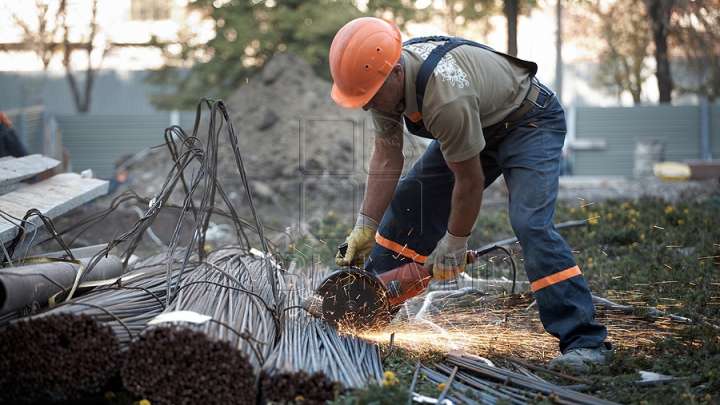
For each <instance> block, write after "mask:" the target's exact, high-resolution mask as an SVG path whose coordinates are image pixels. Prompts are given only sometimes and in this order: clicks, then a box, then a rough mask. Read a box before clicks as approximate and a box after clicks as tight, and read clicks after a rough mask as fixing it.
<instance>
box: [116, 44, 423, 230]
mask: <svg viewBox="0 0 720 405" xmlns="http://www.w3.org/2000/svg"><path fill="white" fill-rule="evenodd" d="M331 87H332V84H331V83H330V82H327V81H325V80H323V79H321V78H319V77H318V76H317V75H316V74H315V72H314V71H313V70H312V68H311V67H310V66H309V65H308V64H307V63H306V62H305V61H304V60H303V59H302V58H300V57H299V56H297V55H295V54H293V53H290V52H285V53H282V54H279V55H277V56H275V57H274V58H273V59H271V60H270V61H269V62H268V63H267V64H266V66H265V67H264V68H263V69H262V70H261V71H260V72H259V73H258V74H257V75H256V76H254V77H251V78H249V80H248V82H247V83H246V84H244V85H242V86H241V87H240V88H239V89H238V90H237V91H236V92H234V93H233V94H232V95H231V96H230V97H228V98H227V99H226V100H224V104H225V106H226V108H227V111H228V113H229V115H230V122H231V123H232V125H233V127H234V132H235V134H236V136H237V140H238V148H239V151H240V154H241V157H242V161H243V166H244V169H245V171H246V173H247V178H248V183H249V184H250V190H251V192H252V196H253V200H254V202H255V206H256V209H257V211H258V213H259V215H260V216H261V218H263V220H264V222H265V223H266V224H267V225H270V226H276V227H279V228H280V229H285V228H287V227H295V226H297V225H298V224H302V223H308V222H311V221H313V220H317V219H319V218H322V217H324V216H325V215H327V214H328V212H330V211H332V212H334V213H336V214H337V215H338V216H339V219H340V220H342V221H347V222H351V221H354V218H355V216H356V215H357V212H358V211H359V209H360V203H361V201H362V196H363V191H364V182H365V179H366V167H367V161H368V158H369V156H370V154H371V149H372V144H373V135H374V133H373V130H372V122H371V120H370V118H369V114H368V113H366V112H364V111H362V110H361V109H357V110H348V109H345V108H342V107H340V106H339V105H337V104H336V103H335V102H334V101H333V100H332V99H331V97H330V91H331ZM222 121H223V120H222V119H221V117H220V115H217V116H216V122H215V124H216V129H217V127H218V125H219V124H220V123H221V122H222ZM209 125H210V114H208V109H207V108H206V107H204V115H203V118H202V121H201V123H200V126H199V131H198V137H199V138H200V139H201V141H202V142H203V144H205V142H206V140H207V136H208V128H209ZM183 130H184V131H185V132H186V133H187V134H188V135H190V134H191V133H192V130H193V129H192V128H183ZM218 144H219V152H218V172H217V178H218V180H219V182H220V184H221V185H222V187H223V188H224V190H225V191H226V193H227V194H228V196H229V197H230V200H231V202H232V204H233V207H235V208H236V209H237V210H238V212H240V214H241V215H242V216H245V217H248V216H249V215H250V212H249V210H248V209H247V208H248V207H247V205H248V204H247V202H248V201H247V197H246V191H245V188H244V186H243V183H242V179H241V176H240V172H239V170H238V166H237V163H236V158H235V154H234V152H233V148H232V144H231V143H230V139H229V137H228V131H227V126H226V125H224V123H223V126H222V129H220V131H219V137H218ZM423 149H424V148H423V146H422V145H420V144H418V142H417V141H416V140H414V139H412V138H411V137H406V142H405V155H406V157H407V159H406V163H407V164H406V168H409V166H410V164H411V163H412V162H414V160H415V159H416V158H417V157H418V156H419V155H420V154H421V153H422V150H423ZM171 168H172V159H171V157H170V154H169V152H168V150H167V148H160V149H157V150H154V151H152V152H150V153H148V154H147V155H146V156H144V157H143V158H141V159H139V160H138V161H136V162H135V163H133V164H132V165H130V166H129V167H128V170H127V171H128V173H129V174H130V176H129V178H130V179H131V181H129V182H128V183H126V184H123V186H122V187H121V188H120V189H119V190H118V191H116V192H115V193H114V194H115V195H117V193H118V192H121V191H123V190H126V189H131V190H134V191H135V192H137V193H138V194H139V195H141V196H143V197H150V198H152V197H153V196H154V195H157V194H158V193H159V191H160V190H161V188H162V185H163V183H164V180H165V177H166V176H167V175H168V173H170V170H171ZM176 194H178V195H177V199H175V200H174V201H173V202H175V203H178V204H181V203H182V202H181V200H180V198H182V197H183V195H181V194H179V193H176ZM104 199H105V200H107V199H108V197H104Z"/></svg>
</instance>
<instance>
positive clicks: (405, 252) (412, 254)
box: [375, 233, 428, 263]
mask: <svg viewBox="0 0 720 405" xmlns="http://www.w3.org/2000/svg"><path fill="white" fill-rule="evenodd" d="M375 243H377V244H378V245H380V246H382V247H384V248H385V249H388V250H392V251H393V252H395V253H397V254H399V255H401V256H404V257H407V258H408V259H410V260H412V261H415V262H418V263H425V262H426V261H427V258H428V257H427V256H423V255H421V254H418V253H417V252H416V251H414V250H412V249H409V248H408V247H407V246H403V245H401V244H399V243H397V242H393V241H391V240H390V239H387V238H385V237H384V236H382V235H380V233H376V234H375Z"/></svg>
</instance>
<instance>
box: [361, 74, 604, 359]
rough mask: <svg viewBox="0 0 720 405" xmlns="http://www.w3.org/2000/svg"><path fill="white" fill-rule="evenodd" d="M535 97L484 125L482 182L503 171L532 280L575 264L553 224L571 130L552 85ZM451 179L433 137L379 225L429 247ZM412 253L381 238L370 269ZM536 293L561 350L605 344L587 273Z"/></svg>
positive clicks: (422, 249)
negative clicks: (514, 113) (523, 109)
mask: <svg viewBox="0 0 720 405" xmlns="http://www.w3.org/2000/svg"><path fill="white" fill-rule="evenodd" d="M543 88H544V89H545V90H547V88H545V87H544V86H543ZM546 101H547V104H546ZM536 103H537V104H538V105H536V106H534V107H533V108H532V109H531V110H529V111H528V112H527V113H526V114H525V115H524V116H523V117H522V118H520V119H519V120H517V121H515V122H513V123H512V124H510V125H509V126H507V128H505V126H504V124H503V123H501V124H498V125H496V126H494V127H488V128H484V129H483V132H484V133H485V139H486V142H487V145H486V147H485V149H484V150H483V151H482V152H481V154H480V159H481V163H482V167H483V171H484V174H485V184H484V185H483V187H484V188H487V187H488V186H489V185H490V184H492V183H493V182H494V181H495V180H496V179H497V178H498V177H499V176H500V175H501V174H502V175H503V176H504V177H505V182H506V184H507V187H508V190H509V192H510V196H509V216H510V222H511V225H512V228H513V231H514V232H515V235H516V236H517V238H518V241H519V242H520V246H521V247H522V256H523V262H524V267H525V271H526V273H527V276H528V278H529V280H530V282H531V283H532V282H534V281H536V280H539V279H542V278H544V277H547V276H549V275H552V274H555V273H557V272H560V271H563V270H566V269H569V268H571V267H573V266H575V265H576V263H575V259H574V258H573V255H572V252H571V250H570V247H569V246H568V244H567V243H566V242H565V240H564V239H563V238H562V237H561V236H560V235H559V234H558V233H557V231H556V229H555V226H554V224H553V217H554V215H555V203H556V200H557V193H558V177H559V175H560V163H561V154H562V147H563V143H564V141H565V134H566V132H567V128H566V124H565V113H564V111H563V109H562V106H561V105H560V103H559V102H558V101H557V99H556V98H555V97H554V95H552V92H550V91H549V90H548V91H547V94H545V93H544V92H541V95H540V96H539V97H538V99H537V100H536ZM545 104H546V107H545ZM454 182H455V178H454V175H453V173H452V171H451V170H450V169H449V168H448V166H447V164H446V163H445V160H444V158H443V156H442V153H441V152H440V145H439V143H438V142H437V141H432V142H431V144H430V146H429V147H428V148H427V150H426V151H425V153H424V154H423V155H422V156H421V157H420V159H419V160H418V161H417V162H416V163H415V165H414V166H413V167H412V168H411V170H410V171H409V172H408V173H407V174H406V175H405V176H403V177H402V178H401V179H400V181H399V184H398V187H397V189H396V191H395V195H394V196H393V199H392V202H391V204H390V206H389V207H388V210H387V211H386V213H385V216H384V217H383V218H382V221H381V222H380V228H379V229H378V233H379V234H380V235H381V236H382V237H384V238H387V239H389V240H391V241H394V242H396V243H398V244H399V245H400V246H407V248H408V250H411V251H415V252H416V253H418V254H420V255H424V256H427V255H429V254H430V253H431V252H432V251H433V250H434V249H435V246H436V244H437V242H438V241H439V240H440V238H442V236H443V235H444V234H445V231H446V229H447V222H448V218H449V216H450V205H451V197H452V190H453V185H454ZM478 187H480V185H478ZM410 260H412V259H411V258H408V257H406V256H403V255H401V254H398V253H396V252H393V251H391V250H388V249H386V248H385V247H383V246H381V245H379V244H377V243H376V244H375V246H374V248H373V250H372V252H371V253H370V256H369V258H368V260H367V261H366V263H365V269H366V270H368V271H372V272H375V273H378V274H379V273H383V272H385V271H388V270H391V269H394V268H397V267H399V266H401V265H403V264H405V263H407V262H409V261H410ZM535 298H536V299H537V304H538V309H539V312H540V320H541V321H542V323H543V326H544V327H545V330H546V331H547V332H548V333H550V334H552V335H553V336H555V337H557V338H558V339H559V340H560V342H559V343H560V351H561V352H563V353H565V352H566V351H567V350H569V349H573V348H579V347H588V348H595V347H603V341H604V340H605V338H606V337H607V331H606V329H605V327H604V326H603V325H601V324H599V323H597V322H596V321H595V306H594V305H593V303H592V297H591V295H590V290H589V289H588V286H587V284H586V282H585V279H584V277H583V276H582V275H579V276H575V277H572V278H569V279H567V280H564V281H562V282H559V283H556V284H552V285H550V286H548V287H545V288H542V289H540V290H538V291H536V292H535Z"/></svg>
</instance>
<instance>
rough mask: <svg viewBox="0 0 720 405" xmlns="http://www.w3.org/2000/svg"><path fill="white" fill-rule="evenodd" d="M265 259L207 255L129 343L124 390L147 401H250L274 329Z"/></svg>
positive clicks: (241, 252) (236, 253)
mask: <svg viewBox="0 0 720 405" xmlns="http://www.w3.org/2000/svg"><path fill="white" fill-rule="evenodd" d="M266 263H267V261H266V260H265V259H264V258H262V257H257V256H255V255H252V254H250V253H249V251H248V250H246V249H239V248H229V249H223V250H218V251H214V252H212V253H211V254H210V255H208V257H207V258H206V260H205V261H203V262H202V263H200V264H199V265H198V268H197V270H195V271H194V272H193V274H192V275H190V276H188V278H187V279H185V280H183V281H182V282H181V283H180V284H179V287H178V289H177V290H176V293H175V296H174V298H172V300H171V304H170V306H168V308H167V309H166V310H165V311H164V312H163V314H162V315H161V316H160V317H159V318H162V319H158V320H157V322H155V321H153V322H151V325H150V326H149V327H148V328H147V329H146V330H144V331H143V332H142V333H141V334H140V336H139V337H138V338H137V339H135V340H133V341H132V342H131V343H130V348H129V350H128V352H127V356H126V359H125V362H124V364H123V366H122V368H121V372H120V374H121V377H122V380H123V385H124V386H125V388H126V389H128V390H129V391H130V392H132V393H133V394H135V395H138V396H142V397H144V398H147V399H149V400H150V401H151V402H152V403H153V404H186V403H222V404H255V403H256V401H257V389H256V384H255V382H256V380H257V375H256V371H257V370H259V367H260V365H261V364H262V363H263V361H264V359H265V358H266V357H267V356H268V354H269V353H270V350H271V349H272V345H273V342H274V341H275V336H276V333H277V328H276V320H275V314H274V313H273V307H271V306H270V304H269V303H272V302H273V295H272V291H273V289H271V288H270V285H269V277H268V276H267V274H268V272H267V269H266V268H265V266H266Z"/></svg>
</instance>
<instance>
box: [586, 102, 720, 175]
mask: <svg viewBox="0 0 720 405" xmlns="http://www.w3.org/2000/svg"><path fill="white" fill-rule="evenodd" d="M717 107H718V106H717V105H715V106H713V109H712V111H714V112H715V113H717V112H718V111H720V110H718V108H717ZM711 115H712V114H711ZM710 121H711V122H715V128H714V129H713V130H712V131H711V139H712V140H714V142H713V141H711V142H712V143H713V144H717V143H718V141H720V139H717V138H720V134H718V130H720V125H718V124H719V123H718V122H717V121H718V118H717V117H715V118H714V119H713V117H711V118H710ZM575 130H576V138H577V139H578V140H599V139H604V140H605V141H606V145H607V146H606V148H604V149H602V150H576V151H574V152H573V153H574V164H573V172H572V173H573V174H574V175H619V176H628V177H631V176H632V174H633V165H634V161H635V150H636V146H635V144H636V141H637V140H653V139H656V140H662V141H664V144H665V148H664V154H663V159H664V160H666V161H680V162H682V161H684V160H685V159H699V158H700V156H701V136H700V108H699V107H698V106H668V105H661V106H648V107H630V108H592V107H583V108H578V109H577V119H576V128H575Z"/></svg>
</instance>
